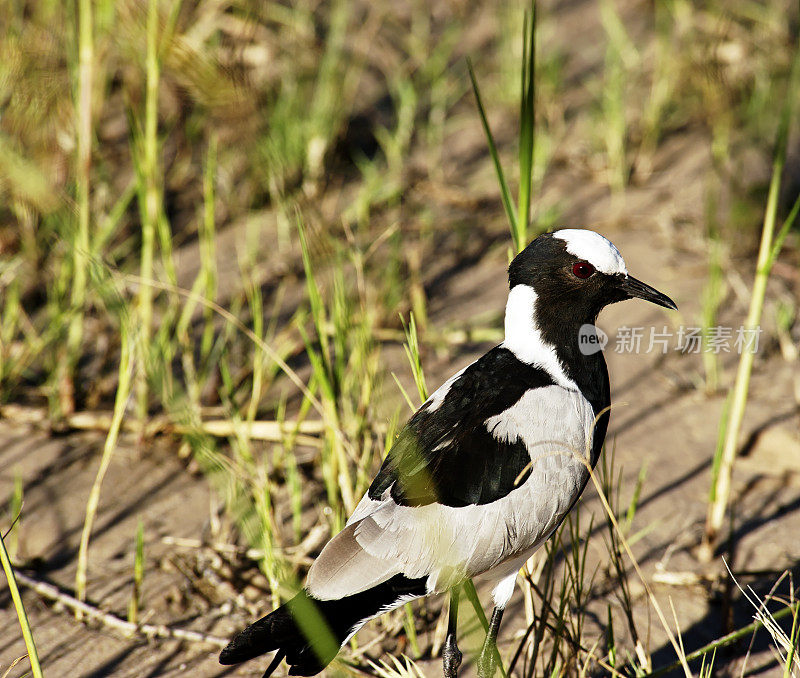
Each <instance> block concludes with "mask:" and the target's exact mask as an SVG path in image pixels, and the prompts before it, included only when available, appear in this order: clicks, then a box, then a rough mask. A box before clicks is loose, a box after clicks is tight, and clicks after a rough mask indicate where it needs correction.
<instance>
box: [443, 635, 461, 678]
mask: <svg viewBox="0 0 800 678" xmlns="http://www.w3.org/2000/svg"><path fill="white" fill-rule="evenodd" d="M461 657H462V655H461V650H459V649H458V645H456V639H455V636H447V638H445V641H444V647H442V665H443V668H444V678H456V676H458V667H459V666H461Z"/></svg>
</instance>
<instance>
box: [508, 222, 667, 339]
mask: <svg viewBox="0 0 800 678" xmlns="http://www.w3.org/2000/svg"><path fill="white" fill-rule="evenodd" d="M508 278H509V285H510V287H511V290H512V292H513V291H514V288H515V287H517V286H519V285H524V286H527V287H529V288H531V289H532V291H533V295H530V296H532V297H533V298H534V299H535V300H536V305H537V315H538V316H541V315H543V314H546V315H547V316H549V317H551V318H553V319H554V320H555V319H559V318H560V319H561V321H562V322H564V323H567V324H573V322H576V323H585V322H590V323H593V322H594V321H595V319H596V318H597V314H598V313H599V312H600V311H601V310H602V309H603V308H604V307H605V306H607V305H608V304H613V303H615V302H617V301H624V300H625V299H633V298H638V299H644V300H646V301H651V302H653V303H654V304H658V305H659V306H664V307H665V308H671V309H676V308H677V306H676V305H675V302H673V301H672V299H670V298H669V297H668V296H666V295H665V294H662V293H661V292H659V291H658V290H656V289H654V288H653V287H650V285H647V284H645V283H643V282H642V281H641V280H637V279H636V278H634V277H633V276H631V275H629V274H628V269H627V267H626V266H625V260H624V259H623V258H622V255H621V254H620V253H619V250H618V249H617V248H616V247H614V245H613V243H611V242H610V241H609V240H607V239H606V238H604V237H603V236H602V235H600V234H599V233H595V232H594V231H587V230H582V229H572V228H566V229H562V230H560V231H555V232H553V233H546V234H544V235H540V236H539V237H538V238H536V240H534V241H533V242H532V243H531V244H530V245H528V246H527V247H526V248H525V249H524V250H523V251H522V252H520V253H519V254H518V255H517V256H516V257H515V258H514V261H512V262H511V265H510V266H509V268H508Z"/></svg>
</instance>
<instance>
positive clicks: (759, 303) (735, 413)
mask: <svg viewBox="0 0 800 678" xmlns="http://www.w3.org/2000/svg"><path fill="white" fill-rule="evenodd" d="M799 89H800V48H798V47H797V46H796V47H795V51H794V55H793V61H792V71H791V74H790V76H789V81H788V87H787V91H786V94H785V96H784V100H783V107H782V112H781V117H780V123H779V126H778V132H777V137H776V141H775V151H774V160H773V163H772V178H771V180H770V185H769V193H768V195H767V203H766V208H765V211H764V223H763V226H762V229H761V243H760V245H759V250H758V259H757V261H756V272H755V276H754V279H753V290H752V292H751V294H750V307H749V310H748V312H747V318H746V319H745V322H744V326H743V327H744V330H745V331H746V332H749V333H750V336H757V334H755V333H758V332H760V327H759V324H760V322H761V315H762V311H763V308H764V298H765V296H766V293H767V282H768V280H769V275H770V271H771V270H772V266H773V264H774V262H775V259H776V258H777V255H778V252H779V251H780V248H781V246H782V244H783V238H785V234H786V233H788V230H789V229H790V228H791V226H792V224H793V223H794V220H795V218H796V216H797V211H798V208H800V198H798V199H797V201H796V202H795V205H794V208H793V209H792V211H791V212H790V214H789V216H788V217H787V219H786V221H785V222H784V224H783V226H782V227H781V229H780V231H779V234H778V237H777V238H776V237H775V224H776V221H777V215H778V197H779V194H780V188H781V177H782V174H783V170H784V167H785V165H786V153H787V142H788V139H789V128H790V124H791V122H792V120H793V115H794V111H795V107H796V101H797V93H798V90H799ZM754 360H755V351H754V350H753V347H752V346H748V345H744V344H743V345H742V350H741V355H740V356H739V366H738V369H737V372H736V381H735V382H734V386H733V390H732V394H731V401H730V411H729V412H728V414H727V418H726V421H725V423H724V426H725V438H724V442H723V444H722V451H721V454H720V460H719V465H718V472H717V473H716V474H715V477H714V479H713V482H714V490H713V495H712V496H713V501H712V502H711V503H710V504H709V506H708V514H707V517H706V525H705V533H704V536H703V544H702V548H701V550H700V556H701V558H702V559H703V560H706V561H708V560H710V559H711V558H712V557H713V555H714V550H715V548H716V545H717V540H718V537H719V532H720V529H721V528H722V524H723V521H724V519H725V512H726V510H727V508H728V504H729V501H730V491H731V476H732V473H733V465H734V461H735V458H736V449H737V447H738V443H739V432H740V430H741V427H742V422H743V420H744V412H745V407H746V405H747V395H748V390H749V387H750V375H751V373H752V370H753V362H754Z"/></svg>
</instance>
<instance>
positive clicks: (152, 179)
mask: <svg viewBox="0 0 800 678" xmlns="http://www.w3.org/2000/svg"><path fill="white" fill-rule="evenodd" d="M158 24H159V11H158V0H149V2H148V5H147V28H146V35H147V51H146V57H145V73H146V76H145V82H146V88H145V114H144V140H143V146H144V148H143V150H142V157H141V161H140V165H141V172H140V175H141V181H142V183H143V186H142V188H141V193H142V200H141V203H142V204H141V207H140V209H141V218H142V246H141V258H140V268H139V272H140V275H141V276H142V278H143V279H144V280H146V281H147V280H150V279H151V278H152V277H153V257H154V254H153V253H154V250H155V241H156V229H157V222H158V219H159V211H160V200H159V189H158V89H159V77H160V65H159V58H158ZM138 303H139V309H138V310H139V318H140V321H141V325H140V328H139V346H140V351H139V360H138V361H137V370H136V416H137V417H138V419H139V421H140V422H141V423H142V426H144V422H145V420H146V418H147V410H148V399H149V396H148V390H149V389H148V385H147V366H148V363H149V352H150V338H151V335H152V325H153V288H152V286H150V285H149V284H146V283H145V284H144V285H142V286H141V287H140V289H139V299H138Z"/></svg>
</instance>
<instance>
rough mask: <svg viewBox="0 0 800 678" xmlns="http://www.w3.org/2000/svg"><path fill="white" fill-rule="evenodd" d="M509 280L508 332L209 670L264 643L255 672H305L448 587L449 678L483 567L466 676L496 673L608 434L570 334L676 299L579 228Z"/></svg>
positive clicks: (409, 427)
mask: <svg viewBox="0 0 800 678" xmlns="http://www.w3.org/2000/svg"><path fill="white" fill-rule="evenodd" d="M508 279H509V286H510V292H509V295H508V303H507V305H506V315H505V341H503V343H502V344H500V345H499V346H496V347H495V348H493V349H492V350H490V351H489V352H488V353H486V354H485V355H484V356H483V357H482V358H480V359H478V360H477V361H475V362H474V363H472V364H471V365H469V366H468V367H466V368H464V369H463V370H461V371H460V372H458V373H457V374H455V375H453V376H452V377H451V378H450V379H448V380H447V381H446V382H445V383H444V384H443V385H442V386H441V387H440V388H439V389H438V390H437V391H436V392H435V393H434V394H433V395H432V396H431V397H430V398H428V400H427V401H426V402H425V403H424V404H423V405H422V407H420V408H419V410H418V411H417V412H416V413H415V414H414V415H413V416H412V417H411V419H410V420H409V421H408V423H407V424H406V426H405V427H404V428H403V430H402V431H401V432H400V434H399V436H398V437H397V439H396V440H395V441H394V444H393V446H392V448H391V450H390V452H389V454H388V455H387V457H386V459H385V461H384V462H383V465H382V466H381V469H380V471H379V473H378V475H377V476H376V477H375V479H374V481H373V482H372V485H371V486H370V488H369V491H368V492H367V494H366V495H365V496H364V497H363V499H361V501H360V503H359V504H358V506H357V507H356V509H355V511H354V512H353V515H352V516H351V517H350V519H349V520H348V522H347V525H346V527H345V528H344V529H343V530H342V531H341V532H339V534H337V535H336V536H335V537H334V538H333V539H331V541H330V542H328V544H327V545H326V546H325V548H324V549H323V550H322V552H321V553H320V555H319V557H318V558H317V559H316V561H315V562H314V564H313V565H312V566H311V569H310V571H309V573H308V580H307V582H306V586H305V588H304V589H303V590H302V591H301V592H300V593H298V594H297V595H296V596H295V597H294V598H293V599H292V600H290V601H289V602H288V603H286V604H285V605H283V606H282V607H280V608H278V609H277V610H275V611H274V612H272V613H271V614H269V615H267V616H266V617H264V618H263V619H260V620H259V621H257V622H255V623H254V624H252V625H251V626H249V627H248V628H246V629H245V630H244V631H242V632H241V633H239V634H238V635H237V636H235V637H234V638H233V640H232V641H231V642H230V644H229V645H228V646H227V647H226V648H225V649H224V650H223V651H222V654H221V655H220V662H221V663H222V664H235V663H238V662H243V661H246V660H248V659H252V658H253V657H257V656H259V655H261V654H264V653H266V652H270V651H272V650H277V654H276V656H275V658H274V659H273V661H272V663H271V664H270V666H269V668H268V669H267V671H266V673H265V674H264V675H265V676H269V675H270V674H271V673H272V672H273V671H274V670H275V668H276V667H277V666H278V664H280V662H281V660H282V659H284V658H285V659H286V661H287V663H288V664H289V666H290V670H289V673H290V674H291V675H301V676H310V675H314V674H316V673H318V672H320V671H321V670H322V669H323V668H324V667H325V666H327V665H328V663H329V662H331V661H332V660H333V658H334V657H335V656H336V653H337V652H338V650H339V649H340V648H341V646H342V645H344V643H345V642H347V640H348V639H349V638H350V637H351V636H352V635H353V634H354V633H355V632H356V631H357V630H358V629H360V628H361V627H362V626H363V625H364V624H365V623H366V622H367V621H369V620H370V619H373V618H374V617H377V616H378V615H380V614H383V613H384V612H386V611H388V610H391V609H393V608H396V607H398V606H399V605H402V604H403V603H405V602H407V601H409V600H413V599H414V598H418V597H421V596H425V595H428V594H430V593H441V592H448V591H449V592H450V620H449V625H448V634H447V638H446V641H445V645H444V648H443V652H442V655H443V661H444V674H445V676H447V677H448V678H452V677H454V676H455V675H456V672H457V669H458V667H459V665H460V663H461V653H460V652H459V650H458V647H457V645H456V612H457V607H458V599H457V591H458V590H459V587H460V585H461V583H462V582H463V581H464V580H465V578H467V577H482V578H485V579H487V580H488V581H489V582H490V583H491V584H492V585H493V589H492V593H493V599H494V611H493V613H492V617H491V622H490V626H489V633H488V634H487V638H486V642H485V644H484V646H483V650H482V652H481V655H480V658H479V660H478V674H479V675H480V676H482V678H487V677H489V676H491V675H492V674H493V672H494V669H495V666H494V652H495V645H496V640H497V632H498V628H499V626H500V620H501V617H502V614H503V610H504V608H505V606H506V604H507V603H508V601H509V599H510V598H511V594H512V593H513V590H514V584H515V580H516V576H517V572H518V570H519V569H520V567H521V566H522V564H523V563H524V562H525V561H526V560H527V559H528V558H529V557H530V555H531V554H532V553H533V552H534V551H535V550H536V549H537V548H538V547H539V546H540V545H541V544H542V543H543V542H544V541H545V540H547V538H548V537H549V536H550V535H551V534H552V533H553V531H554V530H555V529H556V528H557V527H558V526H559V524H560V523H561V521H562V520H564V518H565V516H566V515H567V513H568V512H569V511H570V509H571V508H572V507H573V506H574V505H575V502H576V501H577V500H578V497H579V496H580V494H581V492H582V491H583V489H584V487H585V486H586V483H587V481H588V479H589V469H590V468H591V467H593V466H594V465H595V464H596V462H597V459H598V457H599V455H600V450H601V448H602V446H603V441H604V439H605V435H606V428H607V426H608V419H609V407H610V404H611V399H610V392H609V381H608V371H607V369H606V363H605V360H604V359H603V354H602V352H601V351H597V350H594V349H593V350H585V347H583V346H582V345H581V343H580V342H581V339H580V336H581V335H582V334H583V335H584V336H585V332H586V326H589V328H593V327H594V322H595V320H596V319H597V315H598V313H599V312H600V311H601V310H602V309H603V307H605V306H607V305H608V304H612V303H614V302H617V301H623V300H625V299H631V298H633V297H638V298H640V299H646V300H648V301H651V302H653V303H655V304H658V305H659V306H665V307H667V308H671V309H675V308H676V306H675V304H674V303H673V301H672V300H671V299H670V298H669V297H667V296H665V295H664V294H661V293H660V292H658V291H656V290H655V289H653V288H652V287H650V286H648V285H646V284H644V283H643V282H641V281H639V280H637V279H636V278H633V277H632V276H630V275H628V271H627V269H626V267H625V262H624V261H623V259H622V256H621V255H620V253H619V251H618V250H617V248H616V247H614V245H613V244H611V243H610V242H609V241H608V240H606V239H605V238H604V237H603V236H601V235H598V234H597V233H595V232H593V231H588V230H577V229H563V230H560V231H556V232H554V233H548V234H545V235H542V236H539V237H538V238H536V239H535V240H534V241H533V242H532V243H531V244H530V245H528V246H527V247H526V248H525V250H523V251H522V252H521V253H520V254H519V255H518V256H517V257H516V258H515V259H514V260H513V261H512V262H511V265H510V266H509V269H508ZM590 331H591V329H590Z"/></svg>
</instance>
